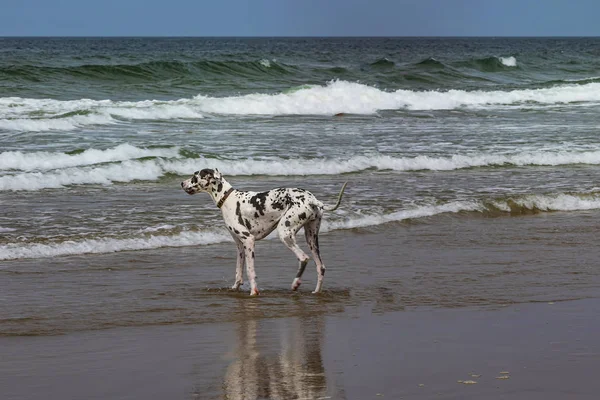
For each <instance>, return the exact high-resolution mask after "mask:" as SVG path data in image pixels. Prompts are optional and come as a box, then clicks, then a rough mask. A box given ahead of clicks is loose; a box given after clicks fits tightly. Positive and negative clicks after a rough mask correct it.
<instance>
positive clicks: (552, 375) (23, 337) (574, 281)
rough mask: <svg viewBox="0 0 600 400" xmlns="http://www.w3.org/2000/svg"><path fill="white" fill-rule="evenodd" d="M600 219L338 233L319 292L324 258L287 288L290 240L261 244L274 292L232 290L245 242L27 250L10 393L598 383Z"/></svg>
mask: <svg viewBox="0 0 600 400" xmlns="http://www.w3.org/2000/svg"><path fill="white" fill-rule="evenodd" d="M567 216H568V218H567ZM594 221H595V219H594V218H590V214H587V213H579V214H577V215H575V216H574V215H573V214H568V215H567V214H561V213H554V214H540V215H529V216H526V217H520V216H515V217H509V218H475V219H473V218H461V217H448V218H441V219H440V218H438V219H436V221H435V224H431V223H429V222H428V221H427V220H425V221H420V222H418V223H413V222H407V223H405V224H389V225H386V226H383V227H379V228H376V229H373V228H368V229H355V230H350V231H342V232H332V233H329V234H324V235H323V236H322V240H321V242H322V243H321V246H322V252H323V257H324V259H325V260H326V264H327V265H328V273H327V276H326V280H325V291H324V293H322V294H321V295H319V296H314V295H312V294H311V293H310V291H311V290H312V288H313V285H314V281H315V272H314V270H313V268H314V267H311V268H310V269H307V272H306V275H305V280H304V284H303V286H302V287H301V291H300V292H299V293H292V292H291V291H290V290H289V288H288V286H289V284H290V283H291V280H292V278H293V276H294V270H295V268H294V265H293V264H294V263H293V258H292V257H291V256H290V255H289V254H288V253H287V251H286V249H285V248H284V247H283V246H282V245H281V244H280V243H279V242H278V240H266V241H263V242H261V243H260V244H259V246H258V252H257V254H259V255H257V260H258V261H257V263H258V267H257V271H258V276H259V286H260V287H261V296H260V297H259V298H251V297H249V296H248V293H247V292H246V291H244V292H240V293H234V292H231V291H229V290H228V289H227V286H228V285H229V284H230V280H231V279H232V278H233V272H234V253H233V244H229V243H224V244H222V245H214V246H207V247H205V248H202V249H201V252H202V254H203V256H204V259H205V260H207V261H206V262H202V261H199V260H198V258H197V252H198V249H195V248H170V249H161V250H153V251H138V252H120V253H116V254H109V255H93V256H91V255H90V256H84V257H82V256H77V257H70V258H69V257H66V258H61V259H50V260H47V262H48V264H49V266H48V267H47V268H48V269H49V270H52V271H57V270H59V271H62V272H61V274H56V273H54V274H48V275H44V274H40V273H39V268H38V266H37V264H35V263H33V262H28V261H26V260H23V261H22V262H20V263H18V265H17V264H16V263H15V262H13V263H12V264H11V268H9V269H4V270H3V271H2V275H3V282H5V283H6V286H5V289H4V290H3V294H2V297H3V299H4V301H3V306H2V315H3V316H8V318H6V317H3V319H2V321H1V323H0V327H1V328H2V336H0V354H1V358H0V388H1V391H2V393H1V394H2V395H1V396H0V397H1V398H2V399H3V400H13V399H14V400H16V399H19V400H21V399H27V400H35V399H63V400H67V399H81V398H86V399H140V398H144V399H195V398H198V399H325V398H331V399H357V400H362V399H377V398H389V399H401V398H402V399H432V398H440V399H481V398H485V399H527V400H530V399H544V400H548V399H565V398H568V399H595V398H597V394H598V393H599V392H600V383H599V382H598V380H597V379H595V373H596V371H597V366H598V365H600V340H599V339H598V336H597V334H596V333H597V332H598V331H599V328H600V326H599V325H600V323H599V322H598V319H597V318H596V316H597V315H598V313H599V312H600V300H598V299H597V298H595V293H596V292H597V287H598V286H597V280H598V277H597V275H596V273H595V272H594V271H595V269H594V268H593V266H594V260H595V259H598V258H597V257H598V255H597V254H596V253H597V251H598V250H597V249H596V246H595V242H594V240H593V237H591V236H590V235H587V234H585V232H589V231H592V230H593V229H595V222H594ZM558 226H560V227H561V229H560V230H558V229H557V227H558ZM548 232H552V235H546V233H548ZM578 232H582V233H581V234H578ZM508 238H510V239H508ZM557 243H561V244H562V245H560V246H557ZM509 249H510V250H509ZM38 262H39V261H38ZM52 263H54V264H52ZM59 267H60V268H59ZM56 276H58V277H57V278H53V277H56ZM53 279H56V280H53ZM8 305H11V306H10V307H8ZM459 381H462V383H460V382H459ZM468 381H473V382H476V383H469V382H468ZM465 382H467V383H465Z"/></svg>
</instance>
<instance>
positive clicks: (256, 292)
mask: <svg viewBox="0 0 600 400" xmlns="http://www.w3.org/2000/svg"><path fill="white" fill-rule="evenodd" d="M258 295H260V292H259V291H258V288H254V289H252V290H250V296H258Z"/></svg>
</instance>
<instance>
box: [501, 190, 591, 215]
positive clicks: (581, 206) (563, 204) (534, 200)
mask: <svg viewBox="0 0 600 400" xmlns="http://www.w3.org/2000/svg"><path fill="white" fill-rule="evenodd" d="M491 204H492V205H493V206H494V207H496V208H498V209H499V210H502V211H506V212H509V211H511V205H517V206H519V207H523V208H525V209H528V210H540V211H584V210H595V209H599V208H600V197H598V196H596V195H583V196H580V195H579V196H578V195H573V194H565V193H560V194H555V195H528V196H522V197H515V198H512V199H510V200H499V201H493V202H491Z"/></svg>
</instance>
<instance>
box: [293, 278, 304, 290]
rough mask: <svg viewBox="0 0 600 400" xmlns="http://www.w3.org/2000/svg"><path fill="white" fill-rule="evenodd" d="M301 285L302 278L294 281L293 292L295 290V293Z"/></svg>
mask: <svg viewBox="0 0 600 400" xmlns="http://www.w3.org/2000/svg"><path fill="white" fill-rule="evenodd" d="M301 283H302V281H301V280H300V278H296V279H294V282H292V290H294V291H296V290H298V287H300V284H301Z"/></svg>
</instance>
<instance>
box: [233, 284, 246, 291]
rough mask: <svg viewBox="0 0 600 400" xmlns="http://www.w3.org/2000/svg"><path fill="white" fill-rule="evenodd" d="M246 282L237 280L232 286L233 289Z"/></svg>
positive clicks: (237, 288)
mask: <svg viewBox="0 0 600 400" xmlns="http://www.w3.org/2000/svg"><path fill="white" fill-rule="evenodd" d="M243 284H244V282H236V283H234V284H233V286H232V287H231V290H239V289H240V286H242V285H243Z"/></svg>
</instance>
